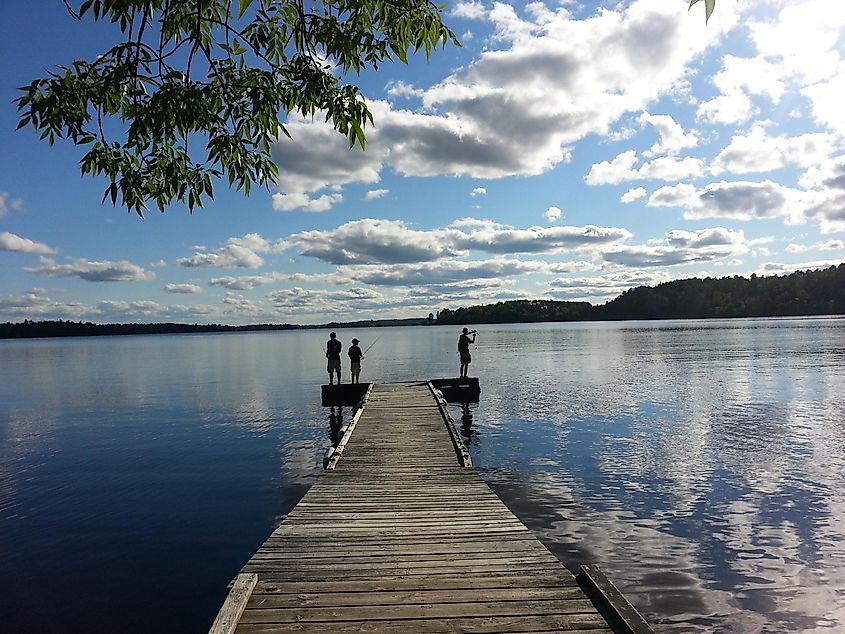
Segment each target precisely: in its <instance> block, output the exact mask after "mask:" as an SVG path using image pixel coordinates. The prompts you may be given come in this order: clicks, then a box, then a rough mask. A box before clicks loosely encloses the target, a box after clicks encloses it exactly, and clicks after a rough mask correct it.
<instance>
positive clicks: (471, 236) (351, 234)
mask: <svg viewBox="0 0 845 634" xmlns="http://www.w3.org/2000/svg"><path fill="white" fill-rule="evenodd" d="M630 237H631V233H630V232H629V231H628V230H627V229H623V228H619V227H596V226H593V225H585V226H582V227H529V228H527V229H519V228H516V227H511V226H509V225H501V224H498V223H494V222H491V221H485V220H478V219H473V218H464V219H461V220H459V221H456V222H455V223H453V224H452V226H450V227H446V228H443V229H434V230H430V231H420V230H415V229H410V228H409V227H408V226H407V225H406V224H405V223H404V222H402V221H396V220H375V219H371V218H367V219H364V220H355V221H352V222H348V223H346V224H344V225H341V226H340V227H338V228H337V229H335V230H332V231H321V230H314V231H304V232H300V233H295V234H292V235H290V236H288V237H287V238H286V239H285V240H284V241H283V244H284V246H285V248H290V249H296V250H297V251H299V253H300V254H301V255H306V256H310V257H315V258H318V259H321V260H324V261H326V262H330V263H332V264H376V263H395V264H398V263H414V262H431V261H434V260H440V259H443V258H449V257H455V256H465V255H467V254H468V253H469V252H470V251H482V252H487V253H496V254H515V253H555V252H560V251H566V250H577V249H587V248H598V247H603V246H606V245H609V244H613V243H616V242H621V241H625V240H627V239H628V238H630Z"/></svg>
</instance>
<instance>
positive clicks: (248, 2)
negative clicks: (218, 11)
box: [238, 0, 253, 18]
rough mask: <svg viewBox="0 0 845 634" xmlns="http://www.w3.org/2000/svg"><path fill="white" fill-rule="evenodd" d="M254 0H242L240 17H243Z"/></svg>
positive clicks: (239, 11)
mask: <svg viewBox="0 0 845 634" xmlns="http://www.w3.org/2000/svg"><path fill="white" fill-rule="evenodd" d="M252 2H253V0H240V3H241V4H240V9H239V10H238V18H242V17H243V15H244V13H246V10H247V9H249V5H251V4H252Z"/></svg>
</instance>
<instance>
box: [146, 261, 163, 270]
mask: <svg viewBox="0 0 845 634" xmlns="http://www.w3.org/2000/svg"><path fill="white" fill-rule="evenodd" d="M150 266H151V267H153V268H154V269H163V268H164V267H166V266H167V260H155V261H153V262H150Z"/></svg>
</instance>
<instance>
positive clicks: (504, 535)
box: [211, 382, 651, 634]
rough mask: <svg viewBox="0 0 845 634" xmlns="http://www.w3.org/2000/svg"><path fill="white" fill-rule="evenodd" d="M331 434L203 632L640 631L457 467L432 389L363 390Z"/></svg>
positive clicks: (632, 614) (459, 461) (456, 447)
mask: <svg viewBox="0 0 845 634" xmlns="http://www.w3.org/2000/svg"><path fill="white" fill-rule="evenodd" d="M476 385H477V383H476ZM341 432H342V435H341V438H340V440H339V442H338V445H337V447H336V448H335V449H334V451H333V452H332V453H331V454H330V455H329V456H327V461H326V465H327V466H326V472H325V473H324V474H323V475H321V476H320V477H319V478H318V479H317V482H316V483H315V484H314V485H313V486H312V487H311V489H309V491H308V492H307V493H306V494H305V496H303V498H302V500H301V501H300V502H299V503H298V504H297V505H296V506H295V507H294V508H293V510H292V511H291V512H290V513H289V514H288V515H287V517H286V518H285V520H284V521H283V522H282V523H281V524H280V525H279V527H278V528H277V529H276V530H275V531H273V533H272V534H271V535H270V537H269V538H268V539H267V541H266V542H265V543H264V544H263V545H262V546H261V547H260V548H259V549H258V551H257V552H256V553H255V555H254V556H253V557H252V558H251V559H250V560H249V561H248V562H247V563H246V565H245V566H244V567H243V569H242V570H241V572H240V573H239V574H238V575H237V577H236V578H235V581H234V583H233V586H232V588H231V591H230V593H229V596H228V598H227V599H226V602H225V603H224V605H223V607H222V608H221V610H220V612H219V614H218V616H217V620H216V621H215V623H214V625H213V626H212V629H211V632H213V633H214V634H221V633H224V632H225V633H231V632H238V633H242V634H247V633H259V632H291V631H295V632H548V631H561V630H564V631H568V632H581V633H582V634H586V633H588V632H589V634H599V633H609V632H638V633H639V632H651V629H650V628H649V627H648V625H647V624H646V623H645V621H643V620H642V618H641V617H640V616H639V614H637V613H636V611H634V610H633V608H630V606H629V605H627V602H624V599H622V602H623V603H624V604H625V605H624V606H622V608H623V609H622V610H619V609H614V605H613V601H616V602H617V603H618V598H614V597H610V598H608V597H605V598H607V599H608V600H609V601H610V602H611V603H610V605H609V606H608V604H606V603H604V602H602V601H597V602H596V604H595V605H594V603H593V602H592V601H591V600H590V599H589V598H588V597H587V594H585V592H584V590H583V589H582V585H579V582H578V580H576V578H575V577H574V576H573V575H572V574H571V573H570V572H569V571H568V570H567V569H566V568H565V567H564V566H563V565H562V564H561V563H560V562H559V561H558V560H557V559H556V558H555V557H554V555H552V554H551V553H550V552H549V550H548V549H546V547H545V546H544V545H543V544H542V543H541V542H540V541H539V540H538V539H537V538H536V537H534V536H533V535H532V534H531V532H530V531H529V530H528V529H527V528H526V527H525V525H524V524H522V522H520V521H519V519H518V518H517V517H516V516H515V515H513V513H511V511H510V510H509V509H508V508H507V507H506V506H505V505H504V504H503V503H502V502H501V500H500V499H499V498H498V497H497V496H496V495H495V493H493V491H492V490H491V489H490V488H489V487H488V486H487V485H486V484H485V483H484V482H483V481H482V479H481V477H480V476H479V475H478V473H476V471H475V470H473V469H471V468H467V467H470V466H471V460H470V457H469V454H468V452H467V451H466V449H465V448H464V446H463V444H462V443H461V440H460V437H459V436H458V434H457V432H456V430H455V428H454V425H453V424H452V422H451V418H450V417H449V413H448V410H447V408H446V400H445V399H444V398H443V396H442V394H441V393H440V392H439V391H437V390H436V389H435V388H434V386H433V385H432V384H431V382H411V383H386V384H370V385H369V386H367V387H366V393H365V394H364V395H363V398H362V403H361V407H359V409H358V410H357V412H356V413H355V415H354V417H353V418H352V420H351V421H350V422H349V423H348V424H346V425H345V426H344V428H343V429H342V430H341ZM588 572H590V575H588V577H590V578H592V579H593V586H595V585H599V586H601V585H603V584H604V581H606V579H604V581H602V577H603V576H602V575H601V573H600V571H598V570H592V569H591V570H589V571H588ZM596 577H598V579H599V580H598V582H596V581H595V578H596ZM607 584H609V588H610V589H612V590H613V591H615V590H616V589H615V588H613V586H612V584H610V583H609V582H607ZM607 584H604V585H607ZM585 587H588V588H589V587H591V586H590V585H589V584H587V586H585ZM603 594H604V595H612V594H613V592H607V591H603ZM616 594H618V591H616ZM619 596H621V595H619ZM597 605H598V607H596V606H597ZM617 607H618V606H617ZM629 608H630V610H628V609H629Z"/></svg>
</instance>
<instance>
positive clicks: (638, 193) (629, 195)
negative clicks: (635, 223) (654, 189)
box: [619, 187, 648, 203]
mask: <svg viewBox="0 0 845 634" xmlns="http://www.w3.org/2000/svg"><path fill="white" fill-rule="evenodd" d="M647 193H648V192H646V190H645V187H633V188H631V189H629V190H628V191H626V192H625V193H624V194H622V196H621V198H619V201H620V202H623V203H632V202H634V201H635V200H639V199H640V198H642V197H643V196H645V195H646V194H647Z"/></svg>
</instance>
